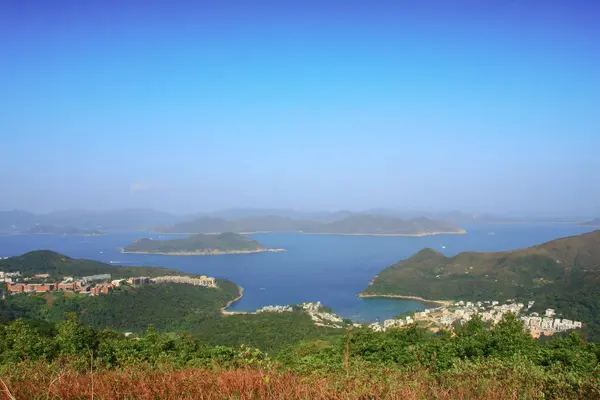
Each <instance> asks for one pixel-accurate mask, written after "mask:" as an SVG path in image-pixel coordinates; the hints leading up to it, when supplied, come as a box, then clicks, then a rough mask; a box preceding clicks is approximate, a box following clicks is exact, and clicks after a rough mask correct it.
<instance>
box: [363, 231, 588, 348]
mask: <svg viewBox="0 0 600 400" xmlns="http://www.w3.org/2000/svg"><path fill="white" fill-rule="evenodd" d="M599 286H600V230H598V231H594V232H590V233H586V234H582V235H578V236H572V237H567V238H563V239H558V240H553V241H551V242H547V243H544V244H541V245H538V246H534V247H530V248H526V249H522V250H516V251H506V252H498V253H474V252H466V253H459V254H457V255H456V256H454V257H446V256H444V255H443V254H441V253H439V252H437V251H435V250H433V249H423V250H421V251H420V252H418V253H417V254H415V255H414V256H412V257H410V258H408V259H406V260H404V261H401V262H399V263H396V264H394V265H392V266H390V267H388V268H386V269H384V270H383V271H381V272H380V273H379V274H378V275H377V276H376V277H375V278H374V279H373V281H372V282H371V284H370V286H369V287H368V288H367V289H366V290H365V291H364V292H363V293H361V295H360V296H361V297H378V296H382V297H389V296H406V297H408V296H410V297H418V298H422V299H442V300H454V301H459V300H464V301H489V300H494V301H501V302H502V301H508V300H515V301H535V304H536V307H540V308H539V310H537V311H543V309H544V308H546V307H547V308H552V309H556V310H557V311H558V312H561V313H564V314H567V315H569V316H570V317H572V318H573V319H575V320H579V321H584V323H586V324H587V328H588V329H589V330H590V333H592V335H594V336H597V337H600V323H597V322H595V321H596V319H595V315H596V310H598V309H600V295H599V294H598V289H597V288H598V287H599Z"/></svg>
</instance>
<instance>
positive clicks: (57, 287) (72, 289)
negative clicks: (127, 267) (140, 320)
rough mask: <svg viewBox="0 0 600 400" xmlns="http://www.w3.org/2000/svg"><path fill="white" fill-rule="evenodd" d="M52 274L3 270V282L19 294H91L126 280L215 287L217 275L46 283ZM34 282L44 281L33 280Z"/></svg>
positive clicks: (102, 276)
mask: <svg viewBox="0 0 600 400" xmlns="http://www.w3.org/2000/svg"><path fill="white" fill-rule="evenodd" d="M49 278H50V275H49V274H36V275H33V276H31V277H24V278H22V277H21V273H20V272H2V271H0V282H4V283H6V284H7V291H8V292H9V293H11V294H18V293H29V294H32V293H47V292H55V291H63V292H67V293H81V294H87V295H90V296H99V295H106V294H109V293H111V292H112V291H113V290H114V289H115V288H116V287H119V286H121V285H122V284H124V283H128V284H129V285H131V286H138V285H147V284H151V283H182V284H189V285H194V286H204V287H210V288H216V287H217V284H216V281H215V278H211V277H208V276H205V275H202V276H200V277H199V278H196V277H189V276H175V275H173V276H160V277H156V278H149V277H145V276H140V277H131V278H129V279H116V280H111V275H110V274H99V275H91V276H84V277H82V278H79V279H74V278H73V277H64V278H63V279H62V281H61V282H47V280H48V279H49ZM31 281H34V282H40V281H41V283H30V282H31Z"/></svg>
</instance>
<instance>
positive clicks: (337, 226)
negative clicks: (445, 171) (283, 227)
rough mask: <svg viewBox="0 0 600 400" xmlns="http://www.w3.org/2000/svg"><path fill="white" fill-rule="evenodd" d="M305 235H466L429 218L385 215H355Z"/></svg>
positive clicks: (446, 224) (316, 225)
mask: <svg viewBox="0 0 600 400" xmlns="http://www.w3.org/2000/svg"><path fill="white" fill-rule="evenodd" d="M303 232H304V233H332V234H345V235H361V234H362V235H415V236H419V235H430V234H436V233H465V231H464V230H462V229H460V228H459V227H457V226H455V225H453V224H450V223H447V222H443V221H437V220H433V219H429V218H424V217H422V218H415V219H411V220H405V219H402V218H397V217H391V216H384V215H371V214H362V215H353V216H350V217H347V218H344V219H342V220H340V221H334V222H331V223H328V224H315V225H312V226H309V227H307V228H305V229H304V230H303Z"/></svg>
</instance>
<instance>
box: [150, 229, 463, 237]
mask: <svg viewBox="0 0 600 400" xmlns="http://www.w3.org/2000/svg"><path fill="white" fill-rule="evenodd" d="M156 233H159V234H161V235H198V234H199V233H198V232H156ZM234 233H237V234H239V235H255V234H260V233H299V234H301V235H331V236H409V237H423V236H434V235H464V234H466V233H468V232H467V231H466V230H464V229H460V230H459V231H453V232H423V233H339V232H338V233H335V232H301V231H255V232H234ZM218 234H219V233H218V232H214V233H202V235H218Z"/></svg>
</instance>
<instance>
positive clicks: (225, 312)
mask: <svg viewBox="0 0 600 400" xmlns="http://www.w3.org/2000/svg"><path fill="white" fill-rule="evenodd" d="M242 297H244V288H243V287H241V286H238V295H237V297H236V298H235V299H232V300H229V301H228V302H227V304H225V306H223V307H221V314H223V315H234V314H248V313H247V312H245V311H228V310H227V309H228V308H229V307H231V306H232V305H233V304H234V303H236V302H238V301H240V300H241V299H242Z"/></svg>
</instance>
